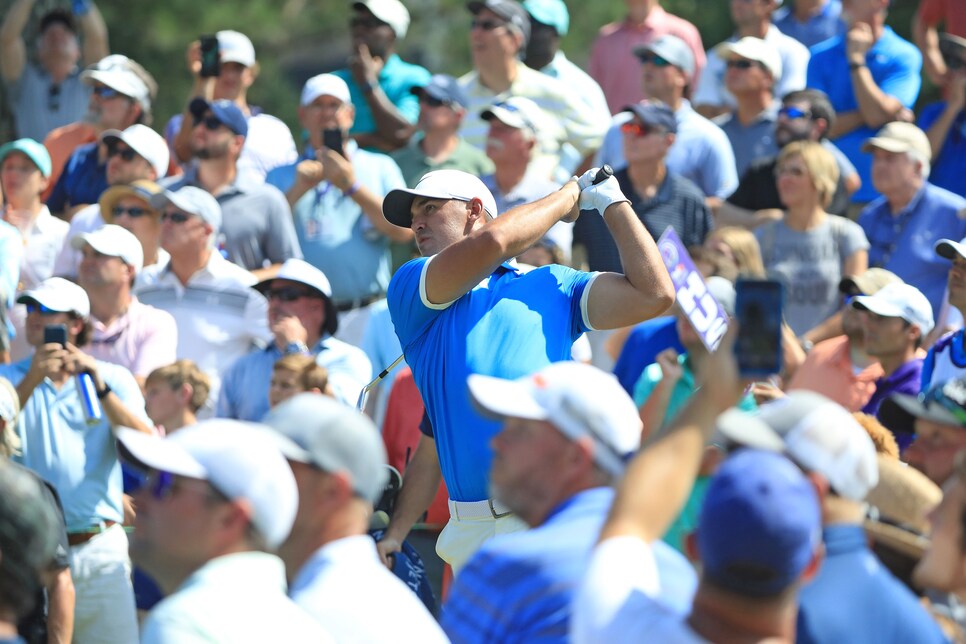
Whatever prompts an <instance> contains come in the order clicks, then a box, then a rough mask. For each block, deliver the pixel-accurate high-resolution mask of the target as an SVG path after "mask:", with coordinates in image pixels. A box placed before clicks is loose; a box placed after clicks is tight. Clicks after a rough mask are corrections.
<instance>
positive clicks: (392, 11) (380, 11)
mask: <svg viewBox="0 0 966 644" xmlns="http://www.w3.org/2000/svg"><path fill="white" fill-rule="evenodd" d="M352 6H353V8H358V7H365V8H366V9H368V10H369V11H370V12H371V13H372V15H374V16H375V17H376V18H379V20H382V21H383V22H384V23H386V24H387V25H389V26H390V27H392V31H393V33H395V34H396V40H402V39H403V38H405V37H406V32H407V31H408V30H409V11H408V10H407V9H406V7H405V5H403V3H401V2H399V0H359V1H358V2H355V3H353V5H352Z"/></svg>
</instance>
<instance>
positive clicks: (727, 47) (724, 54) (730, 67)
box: [714, 0, 782, 177]
mask: <svg viewBox="0 0 966 644" xmlns="http://www.w3.org/2000/svg"><path fill="white" fill-rule="evenodd" d="M741 2H743V0H733V3H737V4H740V3H741ZM715 52H717V56H719V57H720V58H721V59H722V60H724V61H725V62H724V64H725V65H726V66H727V72H726V74H725V79H724V82H725V85H727V87H728V91H730V92H731V94H732V96H734V98H735V102H736V106H735V108H734V109H729V110H727V112H726V113H722V114H721V115H720V116H718V117H717V118H715V120H714V122H715V124H716V125H718V126H720V127H721V129H722V130H724V132H725V134H727V135H728V140H729V141H731V148H732V149H733V150H734V152H735V167H736V168H737V170H738V176H739V177H742V176H744V174H745V172H746V171H747V170H748V167H749V166H750V165H751V164H752V162H754V161H757V160H758V159H762V158H766V157H770V156H773V155H775V154H777V153H778V145H777V144H776V143H775V123H776V121H777V120H778V107H779V103H778V96H777V95H776V91H775V90H776V85H777V84H778V81H779V80H780V79H781V77H782V66H781V65H782V62H781V58H780V57H779V56H778V52H777V51H776V50H775V48H774V47H773V46H772V45H770V44H769V43H768V42H767V41H764V40H761V39H760V38H750V37H749V38H742V39H741V40H739V41H738V42H736V43H733V44H732V43H723V44H721V45H718V47H716V48H715Z"/></svg>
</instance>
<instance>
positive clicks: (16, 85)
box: [0, 0, 108, 141]
mask: <svg viewBox="0 0 966 644" xmlns="http://www.w3.org/2000/svg"><path fill="white" fill-rule="evenodd" d="M35 5H36V0H17V2H14V3H13V4H12V5H10V7H9V8H8V9H7V13H6V16H5V17H4V19H3V25H2V26H0V61H2V63H0V75H2V76H3V81H4V84H5V85H6V87H7V98H8V101H9V102H10V110H11V112H13V115H14V118H15V120H16V128H17V133H18V136H21V137H27V138H31V139H34V140H36V141H43V140H44V137H45V136H47V134H48V133H49V132H50V131H51V130H53V129H54V128H57V127H60V126H62V125H67V124H68V123H73V122H74V121H77V120H80V119H81V118H82V117H83V116H84V110H85V109H86V108H87V101H88V97H89V96H90V88H89V87H86V86H85V85H84V83H82V82H81V79H80V73H81V69H80V67H79V66H78V63H81V62H82V64H84V65H91V64H93V63H95V62H97V61H98V60H100V59H101V58H103V57H104V56H107V54H108V45H107V25H105V24H104V18H103V17H101V12H100V10H99V9H98V8H97V5H96V4H95V3H94V2H93V0H86V1H84V2H78V3H77V4H75V5H73V12H71V11H69V10H66V9H64V8H60V7H58V8H56V9H52V10H48V11H46V12H45V13H44V14H43V15H42V16H41V17H40V23H39V25H38V29H37V35H36V40H35V42H34V43H32V44H33V48H30V47H28V45H27V42H26V38H24V30H25V29H26V27H27V23H28V22H29V21H30V18H31V14H32V13H33V10H34V6H35ZM78 27H79V28H80V29H79V31H80V33H79V34H78ZM78 35H80V36H82V37H83V42H82V43H80V42H78ZM34 53H35V54H36V58H34V57H33V56H32V55H31V54H34ZM34 60H36V62H34Z"/></svg>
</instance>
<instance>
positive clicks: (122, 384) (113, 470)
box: [0, 358, 151, 531]
mask: <svg viewBox="0 0 966 644" xmlns="http://www.w3.org/2000/svg"><path fill="white" fill-rule="evenodd" d="M30 361H31V358H26V359H24V360H21V361H20V362H15V363H13V364H9V365H0V376H3V377H4V378H6V379H7V380H9V381H10V382H11V383H13V385H14V386H17V385H18V384H19V383H20V381H21V380H23V378H24V376H25V375H27V371H28V370H29V369H30ZM97 372H98V373H99V374H100V376H101V378H102V379H103V380H104V382H105V383H107V385H108V386H109V387H110V388H111V389H112V390H113V391H114V393H115V395H117V397H118V398H120V399H121V402H123V403H124V405H125V406H126V407H127V408H128V409H129V410H130V411H131V412H133V413H134V414H135V415H137V416H139V417H140V418H141V419H142V420H143V421H144V422H145V424H147V425H150V424H151V421H150V420H148V418H147V415H146V414H145V413H144V398H143V397H142V396H141V388H140V387H138V383H137V381H136V380H134V376H132V375H131V372H130V371H128V370H127V369H125V368H124V367H121V366H118V365H114V364H109V363H107V362H101V361H100V360H98V361H97ZM17 432H18V433H19V435H20V441H21V444H22V446H21V452H22V454H21V455H20V456H16V457H14V460H15V461H17V462H18V463H21V464H22V465H24V466H26V467H28V468H30V469H31V470H33V471H34V472H36V473H37V474H39V475H40V477H41V478H43V479H44V480H46V481H49V482H50V483H51V484H52V485H53V486H54V487H55V488H56V489H57V493H58V494H59V495H60V500H61V501H62V502H63V505H64V518H65V519H66V522H67V530H68V531H78V530H85V529H87V528H90V527H91V526H93V525H96V524H98V523H100V522H102V521H116V522H118V523H120V522H122V521H123V520H124V510H123V507H122V505H121V495H122V483H121V464H120V463H119V462H118V460H117V448H116V447H115V441H114V433H113V432H112V430H111V423H110V422H109V421H108V420H107V415H106V414H105V415H104V416H103V418H102V419H101V420H100V421H99V422H97V423H95V424H91V425H89V424H87V422H86V420H85V419H84V410H83V407H82V406H81V398H80V393H79V391H78V389H77V379H76V378H69V379H68V380H67V382H66V383H65V384H64V385H63V386H62V387H61V388H60V389H59V390H58V389H56V388H55V387H54V386H53V384H52V383H51V381H50V380H49V379H47V378H45V379H44V381H43V382H41V383H40V384H39V385H37V387H36V388H35V389H34V391H33V393H32V394H31V396H30V399H29V400H27V403H26V404H25V405H24V406H23V411H22V412H21V414H20V419H19V420H18V421H17Z"/></svg>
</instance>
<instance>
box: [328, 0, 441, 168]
mask: <svg viewBox="0 0 966 644" xmlns="http://www.w3.org/2000/svg"><path fill="white" fill-rule="evenodd" d="M350 8H351V12H352V13H351V15H350V16H349V35H350V36H351V39H352V50H351V52H350V53H349V57H348V61H347V63H348V66H347V67H345V68H342V69H339V70H336V71H335V72H333V74H335V75H336V76H338V77H339V78H341V79H342V80H344V81H345V82H346V84H347V85H348V86H349V94H350V97H351V102H352V104H353V105H354V106H355V108H356V118H355V121H354V122H353V124H352V131H351V134H352V137H353V138H354V139H355V140H356V142H357V143H358V144H359V145H360V146H362V147H364V148H367V149H377V150H383V151H391V150H395V149H398V148H400V147H402V146H404V145H405V144H406V141H408V140H409V137H410V136H412V134H413V130H414V128H413V124H414V123H415V121H416V118H417V115H418V114H419V105H418V103H417V102H416V98H415V97H414V96H413V95H412V93H411V91H412V89H413V88H415V87H420V86H422V85H425V84H426V83H427V82H429V76H430V74H429V72H428V71H427V70H426V69H425V68H424V67H421V66H420V65H415V64H413V63H408V62H406V61H404V60H403V59H402V58H400V57H399V54H397V53H396V47H397V45H398V44H399V43H400V42H402V40H403V39H404V38H405V37H406V32H407V31H408V30H409V19H410V18H409V10H407V9H406V6H405V5H404V4H403V3H402V2H400V1H399V0H358V1H356V2H352V3H351V7H350Z"/></svg>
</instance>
